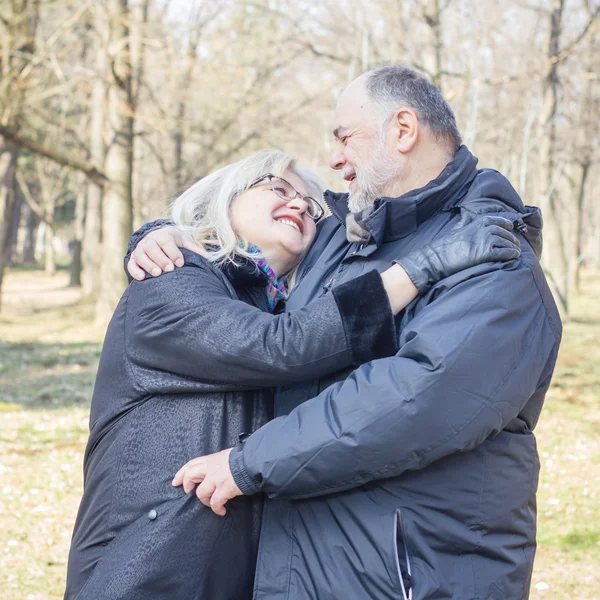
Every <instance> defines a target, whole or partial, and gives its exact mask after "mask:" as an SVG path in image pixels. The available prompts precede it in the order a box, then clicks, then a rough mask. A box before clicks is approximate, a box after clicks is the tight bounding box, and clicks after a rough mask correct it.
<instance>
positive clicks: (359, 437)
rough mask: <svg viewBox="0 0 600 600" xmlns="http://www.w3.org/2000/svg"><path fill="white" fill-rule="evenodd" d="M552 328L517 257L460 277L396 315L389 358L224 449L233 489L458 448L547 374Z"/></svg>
mask: <svg viewBox="0 0 600 600" xmlns="http://www.w3.org/2000/svg"><path fill="white" fill-rule="evenodd" d="M464 273H466V272H463V274H464ZM463 277H464V275H463ZM446 281H447V282H449V281H450V279H448V280H446ZM559 339H560V326H559V325H556V323H555V322H554V321H550V320H549V317H548V314H547V313H546V310H545V306H544V303H543V302H542V299H541V296H540V293H539V292H538V289H537V287H536V284H535V282H534V278H533V275H532V273H531V271H530V270H529V268H528V267H527V266H525V265H520V266H518V267H515V266H514V263H513V267H512V268H511V267H508V266H504V267H503V268H500V269H499V270H496V271H492V272H487V273H482V274H479V275H478V276H471V277H470V278H466V279H464V278H463V279H462V280H461V281H460V282H459V283H458V284H457V285H455V286H454V287H452V288H451V289H447V291H445V292H444V293H442V294H441V295H440V296H439V297H437V298H436V299H434V300H433V301H432V302H430V303H429V304H428V305H426V306H425V307H424V308H422V309H421V310H420V311H419V312H418V313H417V314H416V315H415V316H414V318H413V319H412V320H411V321H410V322H409V323H408V324H407V326H406V327H405V328H404V329H403V331H402V335H401V340H400V344H401V349H400V351H399V352H398V353H397V354H396V355H395V356H394V357H391V358H384V359H381V360H376V361H373V362H370V363H368V364H364V365H363V366H362V367H360V368H359V369H358V370H356V371H354V372H353V373H352V374H351V375H350V376H349V377H348V378H347V379H346V380H345V381H343V382H340V383H337V384H334V385H333V386H331V387H329V388H327V389H326V390H324V391H323V392H322V393H321V394H320V395H319V396H317V397H316V398H313V399H311V400H309V401H307V402H305V403H304V404H301V405H300V406H298V407H296V408H295V409H294V410H293V411H292V412H291V413H290V414H289V415H286V416H283V417H279V418H276V419H274V420H273V421H271V422H269V423H267V424H266V425H264V426H263V427H261V428H260V429H259V430H258V431H256V432H255V433H254V434H252V435H251V436H250V437H248V439H246V441H245V442H244V444H243V445H240V446H238V447H237V448H236V449H234V451H233V452H232V454H231V455H230V466H231V470H232V474H233V476H234V479H235V480H236V483H237V484H238V486H239V487H240V489H241V490H242V492H243V493H245V494H251V493H255V492H258V491H263V492H266V493H268V495H269V496H270V497H272V498H303V497H310V496H316V495H320V494H327V493H332V492H337V491H342V490H345V489H350V488H353V487H357V486H360V485H362V484H364V483H366V482H368V481H371V480H376V479H383V478H386V477H392V476H397V475H400V474H402V473H403V472H405V471H408V470H415V469H422V468H424V467H426V466H427V465H429V464H430V463H432V462H433V461H436V460H439V459H441V458H442V457H445V456H447V455H449V454H452V453H455V452H460V451H464V450H469V449H471V448H473V447H475V446H476V445H478V444H480V443H481V442H483V441H484V440H485V439H486V438H487V437H489V436H490V435H493V434H495V433H497V432H499V431H501V430H502V429H503V428H504V427H505V426H506V425H507V424H508V423H509V422H510V421H511V420H512V419H514V418H515V417H516V416H517V415H518V414H519V413H520V411H521V410H522V408H523V407H524V405H525V404H526V403H527V401H528V399H529V398H530V397H531V396H532V394H533V393H534V392H535V391H536V388H538V386H539V387H540V388H541V387H543V386H544V385H547V384H548V381H549V378H550V376H551V373H552V368H553V365H554V361H555V358H556V352H557V349H558V343H559Z"/></svg>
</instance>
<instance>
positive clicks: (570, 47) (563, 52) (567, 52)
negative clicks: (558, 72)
mask: <svg viewBox="0 0 600 600" xmlns="http://www.w3.org/2000/svg"><path fill="white" fill-rule="evenodd" d="M599 14H600V6H597V7H596V10H595V11H594V12H593V13H592V14H591V15H590V20H589V21H588V22H587V24H586V26H585V27H584V28H583V30H582V32H581V33H580V34H579V35H578V36H577V37H576V38H575V39H574V40H573V41H572V42H571V43H570V44H568V45H567V47H566V48H564V49H563V50H561V52H559V54H558V55H557V56H553V57H552V58H551V59H550V64H551V65H555V64H557V63H560V62H563V61H564V60H565V59H567V58H568V57H569V55H570V54H571V52H573V50H575V48H576V47H577V45H578V44H579V43H580V42H581V41H583V39H584V38H585V36H586V35H587V34H588V33H589V31H590V30H591V28H592V25H594V23H595V21H596V18H597V17H598V15H599Z"/></svg>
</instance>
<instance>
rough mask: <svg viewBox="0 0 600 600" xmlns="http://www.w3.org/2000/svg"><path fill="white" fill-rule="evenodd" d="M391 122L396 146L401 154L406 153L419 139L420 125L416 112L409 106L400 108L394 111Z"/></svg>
mask: <svg viewBox="0 0 600 600" xmlns="http://www.w3.org/2000/svg"><path fill="white" fill-rule="evenodd" d="M393 122H394V130H395V131H394V133H395V137H396V140H395V141H396V148H397V149H398V152H400V153H401V154H406V153H407V152H410V151H411V150H412V149H413V147H414V145H415V144H416V143H417V140H418V139H419V134H420V127H421V126H420V123H419V119H418V117H417V113H415V111H414V110H412V109H411V108H400V109H399V110H397V111H396V114H395V115H394V120H393Z"/></svg>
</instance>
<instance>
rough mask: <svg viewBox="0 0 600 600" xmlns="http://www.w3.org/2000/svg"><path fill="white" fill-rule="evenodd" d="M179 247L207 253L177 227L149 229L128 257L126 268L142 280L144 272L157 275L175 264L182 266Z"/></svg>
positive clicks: (171, 268) (169, 269)
mask: <svg viewBox="0 0 600 600" xmlns="http://www.w3.org/2000/svg"><path fill="white" fill-rule="evenodd" d="M179 248H187V249H188V250H191V251H192V252H196V253H197V254H200V255H202V256H206V255H207V254H206V250H204V248H202V246H198V244H196V243H194V242H193V241H192V240H191V239H190V238H189V237H188V236H187V235H184V234H183V233H181V231H179V229H176V228H175V227H163V228H161V229H155V230H154V231H151V232H150V233H148V234H146V235H145V236H144V237H143V238H142V239H141V240H140V241H139V242H138V244H137V246H136V247H135V250H134V251H133V252H132V253H131V256H130V257H129V262H128V263H127V270H128V271H129V274H130V275H131V276H132V277H133V278H134V279H137V280H138V281H142V280H143V279H145V278H146V273H150V274H151V275H153V276H154V277H158V276H159V275H160V274H161V273H162V272H163V271H172V270H173V269H174V268H175V266H178V267H183V254H181V251H180V250H179ZM144 271H145V272H144Z"/></svg>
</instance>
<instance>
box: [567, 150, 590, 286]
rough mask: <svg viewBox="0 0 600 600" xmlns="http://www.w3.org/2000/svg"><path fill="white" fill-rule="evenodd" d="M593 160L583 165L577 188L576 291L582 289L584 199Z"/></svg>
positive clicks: (574, 259) (574, 256) (574, 244)
mask: <svg viewBox="0 0 600 600" xmlns="http://www.w3.org/2000/svg"><path fill="white" fill-rule="evenodd" d="M590 167H591V160H587V161H586V162H584V163H583V164H582V165H581V178H580V179H579V186H578V190H577V204H576V208H575V236H574V239H573V261H574V264H573V265H572V267H571V269H570V272H571V274H572V280H571V282H570V286H571V289H572V290H573V291H575V292H579V291H580V290H581V264H582V262H583V261H582V256H581V253H582V246H583V201H584V199H585V185H586V183H587V179H588V175H589V172H590Z"/></svg>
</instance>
